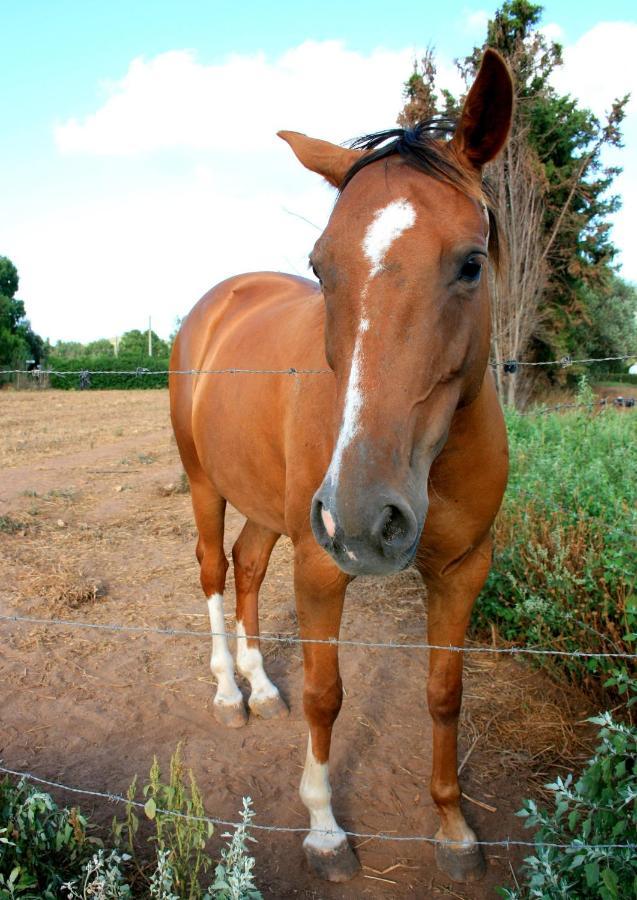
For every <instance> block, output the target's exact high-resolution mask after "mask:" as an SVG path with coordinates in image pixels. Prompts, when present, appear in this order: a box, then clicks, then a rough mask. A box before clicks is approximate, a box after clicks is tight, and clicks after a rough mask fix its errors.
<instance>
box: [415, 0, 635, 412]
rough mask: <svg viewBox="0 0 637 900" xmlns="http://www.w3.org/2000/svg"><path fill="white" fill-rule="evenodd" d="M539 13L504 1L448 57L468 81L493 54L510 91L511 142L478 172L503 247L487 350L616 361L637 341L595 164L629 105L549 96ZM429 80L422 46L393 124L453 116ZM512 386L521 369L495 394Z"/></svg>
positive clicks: (549, 51)
mask: <svg viewBox="0 0 637 900" xmlns="http://www.w3.org/2000/svg"><path fill="white" fill-rule="evenodd" d="M541 17H542V7H541V6H540V5H538V4H535V3H531V2H528V0H506V2H504V3H503V4H502V6H501V7H500V8H499V9H497V10H496V12H495V14H494V16H493V18H492V19H491V20H490V21H489V23H488V26H487V34H486V39H485V41H484V44H483V45H481V46H479V47H475V48H474V49H473V51H472V52H471V53H470V54H469V55H468V56H467V57H465V58H464V59H463V60H460V61H458V67H459V70H460V72H461V74H462V75H463V77H464V80H465V83H466V84H467V85H468V84H470V83H471V82H472V81H473V79H474V77H475V75H476V73H477V70H478V68H479V65H480V62H481V59H482V55H483V53H484V50H485V49H486V48H487V47H492V48H493V49H495V50H497V51H498V52H499V53H500V54H501V55H502V56H503V57H504V58H505V59H506V61H507V63H508V65H509V68H510V70H511V73H512V76H513V79H514V84H515V94H516V111H515V117H514V122H513V126H512V131H511V137H510V141H509V144H508V147H507V149H506V150H505V152H504V153H503V154H502V155H501V156H500V158H499V159H498V160H496V162H495V163H493V164H492V165H491V166H490V167H489V169H488V171H487V177H488V179H489V180H490V182H491V184H492V187H493V192H494V195H495V197H496V201H497V207H498V217H499V220H500V223H501V230H502V232H503V235H504V237H505V242H506V243H507V245H508V248H509V259H508V267H507V268H506V269H505V273H504V276H503V279H502V281H500V282H499V283H497V282H495V281H493V282H492V294H493V313H494V315H493V325H494V329H493V332H494V346H493V352H494V356H495V358H496V359H497V360H498V361H504V360H506V359H512V358H513V359H520V358H526V359H529V358H535V359H538V360H541V359H549V358H555V357H561V356H564V355H570V356H574V357H576V356H584V357H587V356H592V355H596V354H598V353H602V348H603V354H604V355H619V354H620V353H621V352H622V351H625V350H626V348H628V349H630V348H631V347H632V345H633V344H634V342H635V341H636V340H637V330H636V325H635V313H636V312H637V296H636V293H635V290H634V289H633V288H632V287H631V286H629V285H626V283H625V282H622V281H621V279H620V278H619V277H618V276H617V273H616V271H615V268H614V258H615V255H616V252H617V251H616V248H615V246H614V245H613V242H612V238H611V232H610V229H611V225H610V216H611V215H612V213H614V212H615V211H616V210H617V209H618V208H619V205H620V203H619V199H618V197H616V196H615V195H613V194H612V192H611V188H612V184H613V180H614V178H615V177H616V175H617V174H618V173H619V171H620V170H619V169H617V168H616V167H612V166H611V167H609V166H605V165H604V164H603V153H604V150H605V149H606V148H608V147H621V146H622V143H621V138H622V135H621V126H622V121H623V119H624V116H625V112H626V106H627V103H628V99H629V98H628V96H623V97H619V98H617V99H615V101H614V102H613V103H612V105H611V108H610V110H609V112H608V114H607V116H606V117H605V118H604V119H603V120H600V119H598V118H597V117H596V116H595V115H594V114H593V113H592V112H591V111H590V110H588V109H584V108H582V107H581V106H580V105H579V104H578V102H577V101H576V100H575V99H573V98H572V97H571V96H568V95H561V94H559V93H558V92H557V91H556V90H555V88H554V87H553V86H552V81H551V76H552V74H553V72H554V70H555V68H556V67H557V66H559V65H561V64H562V48H561V46H560V45H559V44H557V43H555V42H552V41H549V40H547V39H546V38H545V37H544V35H543V34H542V32H541V31H540V30H539V26H540V22H541ZM435 78H436V68H435V63H434V59H433V54H432V52H431V51H428V52H427V54H426V55H425V57H424V58H423V60H422V61H421V63H420V65H416V66H415V67H414V72H413V73H412V75H411V76H410V78H409V80H408V81H407V83H406V85H405V92H404V93H405V107H404V109H403V110H402V112H401V114H400V116H399V123H400V124H402V125H404V126H409V125H412V124H414V122H415V121H417V119H418V118H420V117H428V116H431V115H432V114H436V113H437V114H442V115H449V114H454V113H457V112H458V110H459V108H460V107H461V102H462V98H457V99H456V98H453V97H452V96H451V95H450V94H449V93H448V92H441V94H440V97H439V96H438V94H437V93H436V85H435ZM609 311H610V314H609ZM499 371H500V372H501V370H499ZM500 377H501V378H502V376H500ZM522 385H523V375H521V374H519V375H517V376H516V377H515V378H509V379H508V380H507V381H506V382H505V381H501V383H500V388H501V392H502V393H503V394H504V396H505V399H507V400H508V402H510V403H515V402H520V401H523V400H524V395H525V393H526V391H525V390H524V389H523V390H522V393H521V394H520V391H519V388H520V386H522ZM529 387H530V385H527V390H528V388H529Z"/></svg>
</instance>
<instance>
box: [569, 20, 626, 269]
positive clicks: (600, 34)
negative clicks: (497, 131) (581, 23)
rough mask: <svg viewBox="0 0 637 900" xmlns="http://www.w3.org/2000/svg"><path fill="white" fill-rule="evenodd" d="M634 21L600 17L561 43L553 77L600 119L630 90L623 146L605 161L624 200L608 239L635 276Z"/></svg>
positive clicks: (609, 152)
mask: <svg viewBox="0 0 637 900" xmlns="http://www.w3.org/2000/svg"><path fill="white" fill-rule="evenodd" d="M636 46H637V23H634V22H600V23H598V24H597V25H595V26H594V27H593V28H591V29H590V30H589V31H587V32H586V33H585V34H584V35H582V37H581V38H580V39H579V40H578V41H576V43H574V44H572V45H571V46H566V47H565V48H564V65H563V66H561V67H560V68H558V69H557V70H556V71H555V74H554V78H553V83H554V85H555V87H556V88H557V89H558V90H559V91H561V92H564V93H570V94H572V95H573V96H574V97H576V98H577V99H578V100H580V101H581V103H582V105H583V106H586V107H588V108H589V109H591V110H592V111H593V112H594V113H595V114H596V115H597V116H599V117H600V118H602V119H603V117H604V115H605V113H607V112H608V111H609V110H610V108H611V105H612V102H613V100H614V99H615V98H616V97H622V96H623V95H624V94H632V98H631V100H630V101H629V103H628V109H627V116H626V119H625V120H624V123H623V125H622V129H623V134H624V149H623V150H612V151H608V152H606V153H605V156H604V161H605V163H606V164H607V165H619V166H621V167H622V168H623V172H622V174H621V175H620V176H619V177H618V178H617V179H616V181H615V183H614V185H613V192H614V193H617V194H619V195H620V197H621V199H622V202H623V206H622V209H621V210H620V211H619V213H617V214H616V216H615V224H614V228H613V240H614V242H615V243H616V245H617V246H618V247H619V248H620V251H621V252H620V261H621V263H622V274H623V275H624V276H625V277H626V278H629V279H631V280H633V281H637V254H635V252H634V240H635V234H637V66H636V65H635V59H634V57H635V47H636Z"/></svg>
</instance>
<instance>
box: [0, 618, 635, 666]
mask: <svg viewBox="0 0 637 900" xmlns="http://www.w3.org/2000/svg"><path fill="white" fill-rule="evenodd" d="M0 621H2V622H19V623H22V624H29V625H55V626H59V627H63V628H64V627H66V628H87V629H95V630H97V631H114V632H128V633H130V634H160V635H163V636H165V637H197V638H211V637H225V638H228V639H229V640H232V641H241V640H257V641H263V642H265V643H278V644H328V645H330V646H344V647H367V648H368V649H388V650H449V651H451V652H453V653H496V654H498V653H500V654H510V655H515V654H527V655H531V656H560V657H563V656H567V657H577V658H580V659H637V653H624V652H621V653H620V652H617V653H602V652H592V651H590V652H589V651H588V650H553V649H552V648H542V647H460V646H457V645H454V644H429V643H426V642H423V643H421V642H419V641H410V642H400V641H357V640H354V639H352V638H303V637H295V636H293V635H276V634H271V633H265V634H246V635H243V634H237V633H236V632H234V631H194V630H192V629H187V628H158V627H154V626H152V625H120V624H119V623H113V622H108V623H107V622H78V621H74V620H73V619H45V618H39V617H36V616H19V615H0Z"/></svg>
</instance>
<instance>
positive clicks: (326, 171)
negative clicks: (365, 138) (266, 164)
mask: <svg viewBox="0 0 637 900" xmlns="http://www.w3.org/2000/svg"><path fill="white" fill-rule="evenodd" d="M277 134H278V136H279V137H280V138H282V139H283V140H284V141H286V142H287V143H288V144H289V145H290V147H291V148H292V150H293V151H294V153H295V155H296V157H297V159H298V160H299V161H300V162H302V163H303V165H304V166H305V168H306V169H310V170H311V171H312V172H317V173H318V174H319V175H322V176H323V178H326V179H327V181H329V183H330V184H333V185H334V187H340V186H341V184H342V183H343V180H344V178H345V176H346V175H347V173H348V172H349V170H350V169H351V168H352V166H353V165H354V163H355V162H356V160H357V159H359V157H360V156H361V153H362V151H361V150H348V149H347V148H346V147H339V146H338V144H330V142H329V141H320V140H318V138H311V137H308V136H307V135H306V134H301V133H300V132H298V131H278V132H277Z"/></svg>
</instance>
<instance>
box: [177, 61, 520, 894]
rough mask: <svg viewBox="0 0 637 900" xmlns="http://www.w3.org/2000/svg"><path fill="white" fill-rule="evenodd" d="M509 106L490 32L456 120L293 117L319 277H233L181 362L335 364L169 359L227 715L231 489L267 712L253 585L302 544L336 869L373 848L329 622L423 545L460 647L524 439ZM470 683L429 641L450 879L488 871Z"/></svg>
mask: <svg viewBox="0 0 637 900" xmlns="http://www.w3.org/2000/svg"><path fill="white" fill-rule="evenodd" d="M511 106H512V86H511V79H510V76H509V74H508V71H507V69H506V66H505V65H504V63H503V62H502V60H501V58H500V57H499V56H498V55H497V54H496V53H494V52H492V51H487V52H486V54H485V57H484V60H483V63H482V67H481V68H480V71H479V73H478V76H477V78H476V81H475V83H474V84H473V87H472V88H471V90H470V92H469V94H468V96H467V99H466V102H465V104H464V108H463V111H462V114H461V117H460V120H459V122H458V125H457V127H456V128H455V130H454V131H453V134H452V136H451V138H450V139H446V140H445V139H444V138H445V137H447V138H449V134H450V133H451V127H450V126H449V125H448V124H447V125H445V124H444V123H442V124H440V123H438V124H436V125H435V127H434V124H433V123H425V124H423V125H420V126H418V127H416V129H413V130H411V131H409V130H408V131H403V130H401V129H396V130H394V131H392V132H385V133H382V134H380V135H376V136H373V137H371V138H368V139H367V140H366V142H365V143H364V144H361V145H360V146H359V148H358V149H344V148H342V147H338V146H335V145H333V144H329V143H326V142H325V141H319V140H314V139H312V138H309V137H306V136H305V135H302V134H298V133H295V132H281V133H280V136H281V137H282V138H283V139H284V140H285V141H287V142H288V144H289V145H290V146H291V147H292V149H293V151H294V153H295V154H296V156H297V157H298V158H299V160H300V161H301V162H302V163H303V165H304V166H306V167H307V168H308V169H311V170H313V171H314V172H317V173H319V174H320V175H322V176H323V177H324V178H326V179H327V180H328V181H329V182H330V183H331V184H333V185H335V186H336V187H338V188H339V194H338V199H337V201H336V204H335V207H334V210H333V212H332V215H331V217H330V220H329V223H328V225H327V228H326V229H325V231H324V232H323V234H322V235H321V237H320V238H319V240H318V241H317V243H316V245H315V247H314V249H313V251H312V254H311V257H310V260H311V265H312V267H313V269H314V272H315V274H316V276H317V278H318V279H319V281H320V284H321V289H320V290H319V289H318V288H317V286H316V284H315V283H314V282H312V281H308V280H305V279H303V278H295V277H292V276H288V275H280V274H274V273H257V274H250V275H241V276H238V277H236V278H231V279H229V280H228V281H225V282H223V283H222V284H220V285H218V286H217V287H216V288H214V289H213V290H212V291H210V292H209V293H208V294H206V295H205V296H204V297H203V298H202V299H201V300H200V301H199V303H198V304H197V305H196V306H195V307H194V309H193V310H192V312H191V313H190V315H189V316H188V318H187V319H186V321H185V322H184V324H183V326H182V328H181V331H180V332H179V335H178V337H177V340H176V342H175V347H174V350H173V355H172V360H171V368H173V369H180V370H209V369H225V368H239V369H261V370H263V369H266V370H286V369H288V368H290V367H294V368H296V369H300V370H307V369H313V370H314V369H316V370H325V372H324V373H322V374H315V375H314V374H307V375H304V374H298V375H296V376H288V377H285V376H284V375H281V374H278V375H277V374H258V375H257V374H249V373H245V374H233V375H223V374H221V375H211V374H200V375H197V374H195V375H183V374H182V375H174V376H171V380H170V397H171V414H172V421H173V426H174V429H175V434H176V437H177V443H178V445H179V450H180V453H181V458H182V461H183V464H184V467H185V469H186V472H187V474H188V478H189V480H190V485H191V489H192V503H193V508H194V514H195V519H196V523H197V528H198V531H199V541H198V545H197V557H198V559H199V562H200V565H201V584H202V587H203V590H204V592H205V594H206V597H208V598H209V599H208V605H209V611H210V620H211V625H212V631H213V633H214V637H213V650H212V658H211V669H212V672H213V674H214V675H215V677H216V679H217V685H218V686H217V693H216V696H215V700H214V709H215V714H216V717H217V719H218V720H219V721H220V722H222V723H224V724H226V725H230V726H238V725H243V724H244V723H245V721H246V719H247V713H246V710H245V707H244V703H243V698H242V695H241V692H240V691H239V689H238V687H237V684H236V681H235V675H234V665H233V659H232V655H231V654H230V651H229V649H228V644H227V639H226V637H225V630H224V613H223V591H224V584H225V578H226V570H227V568H228V563H227V560H226V557H225V554H224V549H223V532H224V513H225V506H226V502H230V503H231V504H232V505H233V506H234V507H236V509H238V510H239V511H240V512H241V513H243V515H244V516H245V517H246V520H247V521H246V523H245V526H244V528H243V531H242V532H241V534H240V536H239V538H238V540H237V542H236V544H235V545H234V547H233V551H232V556H233V560H234V571H235V582H236V595H237V632H238V635H239V637H238V640H237V669H238V671H239V672H240V673H241V674H242V675H244V676H245V677H246V678H247V679H248V681H249V683H250V688H251V694H250V699H249V707H250V709H251V710H252V712H253V713H256V714H257V715H262V716H268V717H271V716H280V715H285V714H286V713H287V708H286V706H285V704H284V702H283V701H282V699H281V697H280V696H279V692H278V690H277V688H276V687H275V686H274V685H273V684H272V682H271V681H270V680H269V679H268V677H267V675H266V673H265V671H264V668H263V661H262V657H261V653H260V651H259V641H258V639H257V637H256V636H257V635H258V632H259V625H258V612H257V598H258V592H259V588H260V586H261V583H262V581H263V578H264V576H265V572H266V568H267V565H268V560H269V557H270V554H271V552H272V549H273V547H274V545H275V543H276V541H277V539H278V538H279V536H280V535H281V534H286V535H289V536H290V538H291V540H292V542H293V544H294V584H295V593H296V603H297V610H298V619H299V624H300V631H301V636H302V637H303V638H305V639H309V640H310V643H306V644H304V679H305V680H304V693H303V706H304V711H305V716H306V718H307V721H308V725H309V744H308V749H307V759H306V763H305V769H304V772H303V777H302V780H301V789H300V792H301V799H302V800H303V803H304V804H305V806H306V807H307V808H308V810H309V814H310V825H311V829H310V831H309V834H308V836H307V837H306V839H305V841H304V848H305V852H306V855H307V857H308V860H309V862H310V864H311V866H312V867H313V869H314V870H315V871H316V872H317V873H318V874H320V875H321V876H323V877H325V878H328V879H330V880H334V881H340V880H344V879H346V878H349V877H351V876H352V875H353V874H354V873H355V872H356V871H357V869H358V862H357V860H356V857H355V856H354V853H353V851H352V850H351V849H350V847H349V845H348V842H347V838H346V835H345V833H344V832H343V831H342V829H341V828H340V827H339V826H338V824H337V823H336V820H335V818H334V815H333V813H332V808H331V801H330V795H331V789H330V783H329V775H328V759H329V750H330V739H331V733H332V726H333V724H334V721H335V719H336V717H337V716H338V713H339V710H340V707H341V698H342V687H341V679H340V676H339V669H338V652H337V647H336V646H334V644H333V643H329V641H330V640H332V639H335V638H337V637H338V634H339V627H340V621H341V613H342V609H343V601H344V597H345V590H346V588H347V585H348V583H349V582H350V581H351V580H352V578H354V577H355V576H356V575H363V574H369V573H373V574H390V573H392V572H398V571H400V570H402V569H404V568H405V567H406V566H408V565H410V564H413V565H414V566H415V567H416V568H417V569H418V571H419V572H420V573H421V575H422V577H423V579H424V582H425V584H426V587H427V596H428V604H429V614H428V630H429V631H428V633H429V638H430V641H431V643H432V644H436V645H454V646H455V645H461V644H462V643H463V641H464V635H465V629H466V627H467V623H468V621H469V616H470V614H471V609H472V606H473V603H474V600H475V598H476V596H477V594H478V592H479V591H480V589H481V587H482V584H483V582H484V580H485V578H486V575H487V572H488V570H489V566H490V562H491V537H490V529H491V525H492V523H493V520H494V517H495V515H496V513H497V511H498V508H499V506H500V502H501V499H502V494H503V492H504V488H505V483H506V477H507V441H506V433H505V428H504V422H503V417H502V413H501V410H500V406H499V403H498V398H497V396H496V392H495V387H494V381H493V378H492V376H491V373H490V371H489V369H488V366H487V363H488V354H489V331H490V313H489V295H488V285H487V278H486V277H485V270H486V267H487V259H488V255H489V252H490V250H491V251H493V250H494V248H495V247H496V244H497V241H496V235H495V221H494V217H493V214H492V213H491V212H490V210H489V209H488V202H487V200H486V198H485V196H484V194H483V187H482V176H481V171H482V167H483V166H484V164H485V163H487V162H488V161H489V160H491V159H493V157H494V156H495V155H496V154H497V153H498V152H499V150H500V149H501V148H502V146H503V144H504V143H505V141H506V138H507V134H508V131H509V125H510V120H511ZM445 128H446V129H447V132H446V133H445ZM492 255H493V254H492ZM328 367H329V368H328ZM330 370H331V371H330ZM246 635H247V636H248V637H246ZM317 639H318V640H319V641H325V640H328V643H312V642H311V641H312V640H317ZM461 694H462V654H461V653H458V652H451V651H444V650H433V651H431V654H430V663H429V680H428V685H427V695H428V701H429V709H430V712H431V716H432V719H433V772H432V778H431V794H432V797H433V799H434V801H435V803H436V806H437V808H438V811H439V813H440V818H441V824H440V830H439V831H438V833H437V837H438V838H439V839H440V841H441V843H440V844H438V845H437V851H436V859H437V863H438V865H439V866H441V867H442V868H443V869H444V870H445V871H446V872H447V873H448V874H449V875H450V876H451V877H452V878H455V879H457V880H471V879H474V878H477V877H479V876H480V875H481V873H482V871H483V869H484V861H483V858H482V855H481V852H480V847H479V846H478V845H477V844H476V836H475V834H474V832H473V831H472V830H471V828H469V826H468V825H467V823H466V822H465V819H464V817H463V814H462V811H461V808H460V788H459V786H458V777H457V748H456V743H457V724H458V714H459V711H460V702H461Z"/></svg>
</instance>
